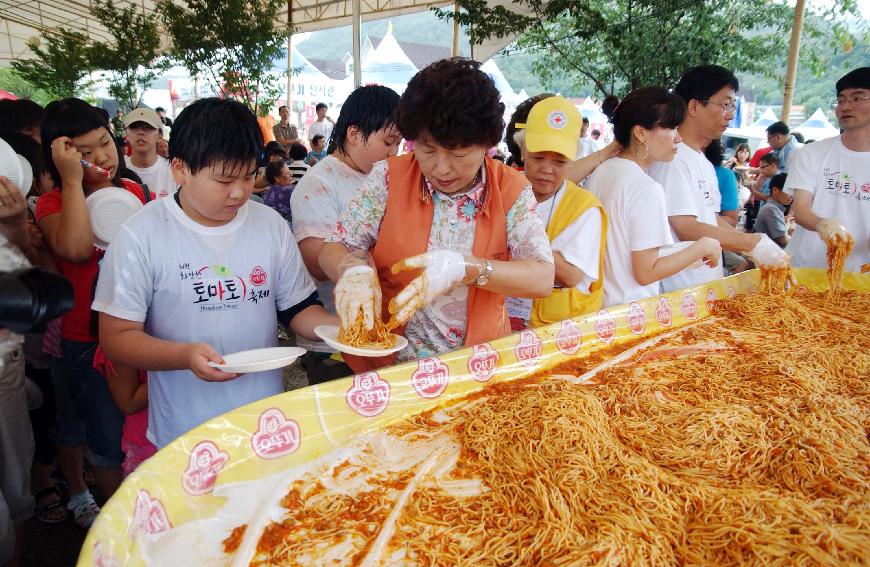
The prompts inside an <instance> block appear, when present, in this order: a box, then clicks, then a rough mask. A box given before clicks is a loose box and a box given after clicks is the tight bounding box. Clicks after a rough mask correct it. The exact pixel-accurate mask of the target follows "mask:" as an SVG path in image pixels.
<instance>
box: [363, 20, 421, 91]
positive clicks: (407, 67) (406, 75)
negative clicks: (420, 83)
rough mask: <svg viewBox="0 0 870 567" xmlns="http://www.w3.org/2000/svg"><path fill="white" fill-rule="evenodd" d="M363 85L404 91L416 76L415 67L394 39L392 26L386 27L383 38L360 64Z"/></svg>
mask: <svg viewBox="0 0 870 567" xmlns="http://www.w3.org/2000/svg"><path fill="white" fill-rule="evenodd" d="M361 69H362V81H363V83H364V84H365V83H378V84H382V85H387V86H392V87H394V88H396V87H401V89H402V90H404V88H405V86H406V85H407V84H408V81H410V80H411V77H413V76H414V75H415V74H417V67H416V66H414V63H413V61H411V59H410V58H409V57H408V56H407V55H406V54H405V52H404V50H402V47H401V46H400V45H399V42H398V41H396V37H395V36H394V35H393V26H392V24H390V25H389V26H387V33H386V35H384V38H383V39H382V40H381V42H380V43H379V44H378V46H377V47H376V48H375V49H374V51H372V52H370V54H369V56H368V57H367V58H366V59H365V60H364V61H363V63H362V68H361Z"/></svg>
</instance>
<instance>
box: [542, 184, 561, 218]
mask: <svg viewBox="0 0 870 567" xmlns="http://www.w3.org/2000/svg"><path fill="white" fill-rule="evenodd" d="M564 186H565V182H564V181H563V182H562V184H561V185H559V188H558V189H556V192H555V193H553V196H552V197H550V198H549V199H547V201H550V200H552V201H553V205H552V206H551V207H550V212H549V213H547V224H545V225H544V230H550V219H552V218H553V210H554V209H555V208H556V199H558V198H559V191H561V190H562V187H564Z"/></svg>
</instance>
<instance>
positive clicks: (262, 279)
mask: <svg viewBox="0 0 870 567" xmlns="http://www.w3.org/2000/svg"><path fill="white" fill-rule="evenodd" d="M248 279H250V280H251V284H253V285H255V286H258V287H259V286H261V285H264V284H265V283H266V271H265V270H264V269H263V268H261V267H260V266H255V267H254V269H253V270H251V277H250V278H248Z"/></svg>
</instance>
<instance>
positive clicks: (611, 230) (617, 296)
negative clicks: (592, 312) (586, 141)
mask: <svg viewBox="0 0 870 567" xmlns="http://www.w3.org/2000/svg"><path fill="white" fill-rule="evenodd" d="M586 188H587V189H589V191H591V192H592V193H593V194H594V195H595V196H596V197H598V199H599V200H600V201H601V205H602V206H603V207H604V212H605V213H606V214H607V246H606V247H605V250H604V282H603V288H604V307H610V306H611V305H619V304H622V303H628V302H631V301H637V300H639V299H643V298H646V297H653V296H655V295H658V294H659V289H660V287H659V282H654V283H651V284H649V285H641V284H639V283H638V282H637V280H636V279H635V277H634V270H633V269H632V267H631V253H632V252H639V251H641V250H649V249H650V248H660V247H662V246H669V245H670V244H673V240H672V239H671V230H670V226H669V225H668V216H667V212H666V206H665V193H664V190H662V186H661V185H659V184H658V183H656V182H655V180H654V179H652V178H651V177H650V176H649V175H647V174H646V173H644V171H643V170H642V169H641V168H640V166H639V165H637V164H636V163H634V162H633V161H631V160H627V159H623V158H612V159H609V160H607V161H605V162H604V163H603V164H601V165H600V166H598V168H596V169H595V171H594V172H592V174H591V175H590V176H589V179H588V181H587V184H586Z"/></svg>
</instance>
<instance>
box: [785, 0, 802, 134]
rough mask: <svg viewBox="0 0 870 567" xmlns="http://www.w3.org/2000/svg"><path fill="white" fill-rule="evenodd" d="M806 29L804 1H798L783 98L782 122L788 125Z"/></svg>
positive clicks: (792, 28)
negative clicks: (803, 32) (802, 35)
mask: <svg viewBox="0 0 870 567" xmlns="http://www.w3.org/2000/svg"><path fill="white" fill-rule="evenodd" d="M803 27H804V0H797V2H796V3H795V7H794V22H793V23H792V26H791V46H790V47H789V49H788V65H787V67H786V72H785V88H784V89H783V96H782V121H783V122H785V123H786V124H788V118H789V116H790V115H791V102H792V98H793V97H794V87H795V75H797V63H798V55H799V54H800V50H801V30H802V29H803Z"/></svg>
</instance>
